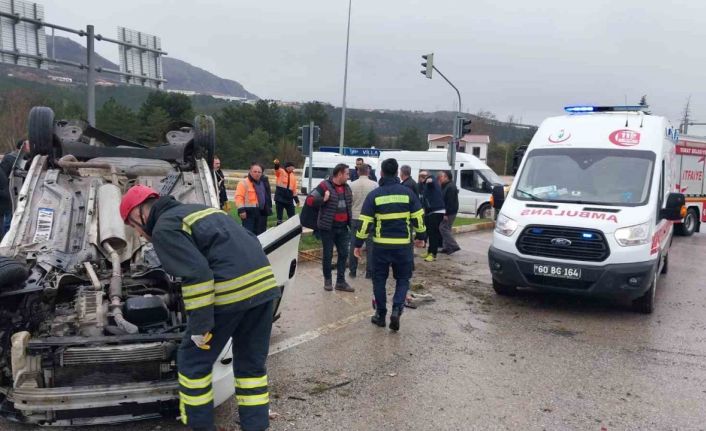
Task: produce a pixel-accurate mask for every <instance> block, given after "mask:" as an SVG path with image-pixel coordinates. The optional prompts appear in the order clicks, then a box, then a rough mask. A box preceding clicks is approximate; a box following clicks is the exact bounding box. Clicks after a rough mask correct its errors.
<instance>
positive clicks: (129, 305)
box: [0, 107, 301, 425]
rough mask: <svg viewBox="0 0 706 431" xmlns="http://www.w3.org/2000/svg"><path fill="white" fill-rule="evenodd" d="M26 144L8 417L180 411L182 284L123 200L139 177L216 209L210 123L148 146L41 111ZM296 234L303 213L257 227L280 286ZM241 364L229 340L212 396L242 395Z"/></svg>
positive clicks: (185, 127) (12, 272) (87, 417)
mask: <svg viewBox="0 0 706 431" xmlns="http://www.w3.org/2000/svg"><path fill="white" fill-rule="evenodd" d="M29 140H30V143H31V144H30V145H31V148H32V158H31V159H30V160H29V162H28V166H27V167H26V172H25V173H19V171H18V173H17V174H16V176H14V177H13V179H12V181H14V182H15V184H16V185H18V184H19V183H20V182H21V177H25V178H24V182H23V183H22V185H21V187H16V189H17V192H16V193H15V195H14V205H15V210H14V217H13V220H12V226H11V228H10V231H9V232H8V234H7V235H6V236H5V237H4V238H3V240H2V243H0V415H2V416H4V417H5V418H7V419H10V420H14V421H18V422H25V423H32V424H39V425H87V424H100V423H116V422H122V421H133V420H138V419H146V418H152V417H157V416H160V415H167V416H171V417H176V416H177V413H176V405H177V400H178V395H177V388H178V384H177V379H176V362H175V361H176V348H177V346H178V344H179V343H180V342H181V339H182V336H183V331H184V329H185V326H186V321H185V319H186V314H185V313H184V304H183V300H182V298H181V293H180V292H181V290H180V280H178V279H173V278H172V277H170V276H169V275H168V274H166V273H165V272H164V271H163V270H162V268H161V266H160V262H159V259H158V258H157V256H156V254H155V252H154V250H153V249H152V246H151V244H150V243H148V242H145V241H144V240H143V239H141V238H140V237H139V236H138V235H137V234H136V233H135V232H134V231H133V230H132V229H131V228H129V227H127V226H125V225H124V224H123V221H122V220H121V219H120V215H119V210H118V208H119V204H120V199H121V197H122V194H123V193H124V192H125V191H126V190H127V189H128V188H129V187H131V186H132V185H135V184H145V185H149V186H151V187H153V188H155V189H156V190H159V191H160V193H161V194H162V195H172V196H174V197H175V198H176V199H178V200H179V201H181V202H187V203H200V204H205V205H209V206H214V207H218V197H217V194H216V190H215V188H214V181H213V174H212V172H211V169H210V166H211V165H212V161H213V157H214V147H215V128H214V122H213V119H212V118H210V117H206V116H198V117H196V119H195V121H194V124H193V125H192V124H185V123H184V124H178V125H175V127H174V130H172V131H170V132H169V133H168V134H167V136H166V143H165V144H163V145H159V146H156V147H147V146H144V145H141V144H139V143H135V142H130V141H126V140H123V139H120V138H118V137H115V136H111V135H109V134H107V133H104V132H101V131H100V130H97V129H95V128H93V127H90V126H88V125H87V124H85V123H83V122H79V121H71V122H67V121H59V122H55V121H54V114H53V112H52V111H51V109H49V108H44V107H35V108H33V109H32V111H31V112H30V117H29ZM300 235H301V226H300V224H299V220H298V217H294V218H292V219H290V220H289V221H288V222H286V223H284V224H282V225H280V226H278V227H277V228H275V229H271V230H269V231H267V232H265V233H264V234H262V235H260V242H261V243H262V246H263V249H264V250H265V252H266V253H267V255H268V258H269V259H270V262H271V263H272V266H273V269H274V273H275V277H276V279H277V283H278V285H279V286H280V288H281V289H283V290H285V289H287V287H288V286H290V285H291V284H292V283H293V282H294V278H295V274H296V268H297V255H298V252H297V250H298V244H299V238H300ZM278 305H279V304H277V306H276V307H275V310H276V309H277V308H278ZM275 313H276V311H275ZM231 362H232V357H231V353H230V346H228V347H227V348H226V349H225V350H224V351H223V353H222V354H221V356H220V357H219V359H218V360H217V361H216V363H215V364H214V372H213V375H214V380H213V385H214V390H215V398H216V399H215V402H216V404H220V403H222V402H223V401H225V400H226V399H228V398H229V397H230V396H231V395H232V394H233V374H232V368H231Z"/></svg>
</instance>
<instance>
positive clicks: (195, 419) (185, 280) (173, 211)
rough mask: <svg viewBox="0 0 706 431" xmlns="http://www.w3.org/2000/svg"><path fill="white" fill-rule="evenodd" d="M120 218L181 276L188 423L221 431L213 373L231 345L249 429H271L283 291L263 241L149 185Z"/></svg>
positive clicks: (180, 358)
mask: <svg viewBox="0 0 706 431" xmlns="http://www.w3.org/2000/svg"><path fill="white" fill-rule="evenodd" d="M120 216H121V217H122V218H123V220H124V221H125V223H126V224H128V225H130V226H132V227H133V228H134V229H135V230H136V231H137V232H138V233H139V234H140V235H142V236H143V237H145V238H146V239H147V240H149V241H152V244H153V245H154V250H155V251H156V252H157V255H158V257H159V260H160V261H161V262H162V267H163V268H164V270H165V271H166V272H167V273H168V274H170V275H171V276H173V277H179V278H181V282H182V287H181V294H182V297H183V299H184V310H185V312H186V314H187V317H188V323H187V327H186V333H185V335H184V339H183V340H182V342H181V344H180V345H179V350H178V352H177V367H178V374H179V375H178V378H179V410H180V416H181V420H182V422H183V423H184V424H186V425H189V426H191V427H192V429H194V430H214V429H215V425H214V417H213V386H212V367H213V363H214V362H215V360H216V359H217V357H218V355H219V354H220V353H221V351H222V350H223V348H224V346H225V345H226V343H227V342H228V341H229V340H231V339H232V342H233V373H234V375H235V395H236V399H237V403H238V412H239V414H240V423H241V426H242V429H244V430H264V429H266V428H267V427H268V426H269V393H268V386H267V372H266V368H265V361H266V359H267V353H268V349H269V342H270V332H271V330H272V313H273V302H274V300H276V299H277V298H279V296H280V289H278V288H277V282H276V281H275V276H274V273H273V272H272V268H271V266H270V263H269V261H268V260H267V256H265V253H264V252H263V251H262V246H261V245H260V242H259V241H258V239H257V237H256V236H255V235H253V234H252V233H250V232H248V231H247V230H245V229H243V228H242V227H241V226H240V225H238V223H237V222H236V221H235V220H233V219H232V218H231V217H230V216H229V215H227V214H226V213H225V212H224V211H222V210H219V209H217V208H211V207H207V206H204V205H196V204H182V203H179V202H177V201H176V200H175V199H174V198H173V197H171V196H164V197H159V194H158V193H157V192H156V191H154V190H153V189H151V188H149V187H147V186H144V185H137V186H134V187H132V188H131V189H130V190H128V191H127V193H126V194H125V196H124V197H123V199H122V202H121V203H120Z"/></svg>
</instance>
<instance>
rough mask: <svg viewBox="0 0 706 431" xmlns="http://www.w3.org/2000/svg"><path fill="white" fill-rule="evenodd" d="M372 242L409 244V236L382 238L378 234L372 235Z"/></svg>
mask: <svg viewBox="0 0 706 431" xmlns="http://www.w3.org/2000/svg"><path fill="white" fill-rule="evenodd" d="M373 242H374V243H377V244H409V237H407V238H383V237H379V236H374V237H373Z"/></svg>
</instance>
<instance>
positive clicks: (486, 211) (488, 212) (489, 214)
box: [478, 204, 493, 219]
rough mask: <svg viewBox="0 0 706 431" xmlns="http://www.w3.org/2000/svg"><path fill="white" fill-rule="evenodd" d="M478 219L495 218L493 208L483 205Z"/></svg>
mask: <svg viewBox="0 0 706 431" xmlns="http://www.w3.org/2000/svg"><path fill="white" fill-rule="evenodd" d="M478 218H483V219H490V218H493V207H491V206H490V205H487V204H483V205H482V206H481V207H480V209H479V210H478Z"/></svg>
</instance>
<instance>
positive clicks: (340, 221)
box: [306, 163, 355, 292]
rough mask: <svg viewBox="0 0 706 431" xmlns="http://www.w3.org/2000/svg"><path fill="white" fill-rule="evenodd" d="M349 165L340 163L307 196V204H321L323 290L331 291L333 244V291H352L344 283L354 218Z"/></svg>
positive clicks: (316, 205) (351, 288)
mask: <svg viewBox="0 0 706 431" xmlns="http://www.w3.org/2000/svg"><path fill="white" fill-rule="evenodd" d="M347 181H348V165H346V164H344V163H339V164H338V165H336V166H335V167H334V168H333V173H332V174H331V178H329V179H327V180H324V181H322V182H321V184H319V185H318V186H316V188H315V189H314V190H313V191H312V192H311V194H310V195H309V196H308V197H307V198H306V204H307V205H309V206H313V207H320V209H319V219H318V222H317V223H318V228H319V229H318V230H319V235H320V236H321V242H322V244H323V259H322V266H323V273H324V290H327V291H331V290H333V288H334V286H333V283H332V279H331V265H332V261H333V247H334V246H335V247H336V253H338V261H337V262H336V286H335V287H336V290H342V291H344V292H354V291H355V289H353V287H352V286H351V285H349V284H348V282H346V261H347V260H348V247H349V242H350V226H351V222H352V220H353V214H352V211H351V210H352V207H353V193H352V192H351V188H350V187H349V186H348V184H347Z"/></svg>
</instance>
